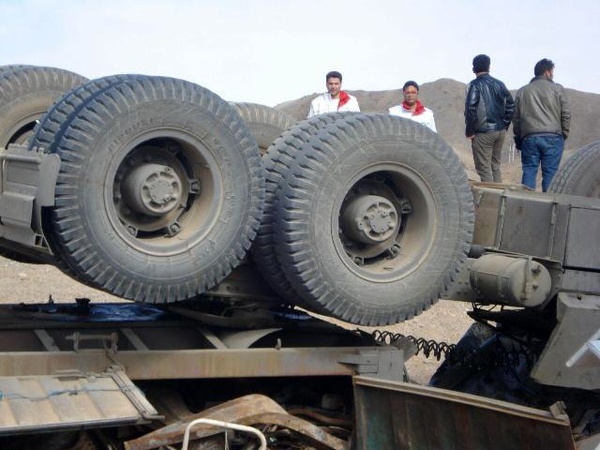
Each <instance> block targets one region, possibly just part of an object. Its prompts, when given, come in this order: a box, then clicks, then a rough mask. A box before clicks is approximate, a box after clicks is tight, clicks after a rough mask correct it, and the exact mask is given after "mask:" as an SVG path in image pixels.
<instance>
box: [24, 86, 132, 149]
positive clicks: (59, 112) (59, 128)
mask: <svg viewBox="0 0 600 450" xmlns="http://www.w3.org/2000/svg"><path fill="white" fill-rule="evenodd" d="M136 76H137V75H110V76H107V77H102V78H97V79H94V80H90V81H87V82H85V83H83V84H81V85H80V86H78V87H76V88H74V89H72V90H70V91H68V92H66V93H65V94H64V95H63V96H62V97H60V98H59V99H58V100H57V101H56V102H55V103H54V105H52V106H51V107H50V108H49V109H48V111H46V114H44V115H43V116H42V117H41V118H40V119H39V122H38V124H37V125H36V126H35V127H34V129H33V134H32V135H31V137H30V138H29V147H30V148H31V149H33V148H43V149H44V150H45V151H46V152H47V153H55V152H56V149H55V146H56V143H57V142H60V141H61V139H62V137H63V134H64V132H65V130H66V128H67V126H68V124H69V123H70V122H71V120H72V119H73V117H75V116H76V115H77V114H78V113H79V111H81V110H82V109H83V107H84V106H85V104H86V102H87V101H88V100H89V99H90V98H91V97H92V96H95V95H98V94H100V93H102V92H103V91H104V90H106V89H108V88H110V87H112V86H114V85H116V84H118V83H121V82H122V81H125V80H128V79H131V78H134V77H136Z"/></svg>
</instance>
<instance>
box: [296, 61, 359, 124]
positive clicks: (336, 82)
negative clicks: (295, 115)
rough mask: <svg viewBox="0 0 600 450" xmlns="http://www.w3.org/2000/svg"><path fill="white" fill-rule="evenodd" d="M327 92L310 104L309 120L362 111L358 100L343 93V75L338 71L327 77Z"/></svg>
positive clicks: (330, 73)
mask: <svg viewBox="0 0 600 450" xmlns="http://www.w3.org/2000/svg"><path fill="white" fill-rule="evenodd" d="M325 85H326V86H327V92H325V93H324V94H321V95H319V96H318V97H316V98H315V99H314V100H313V101H312V102H311V103H310V109H309V110H308V118H309V119H310V118H311V117H314V116H317V115H319V114H324V113H328V112H334V111H360V108H359V107H358V100H356V97H354V96H353V95H350V94H348V93H347V92H345V91H342V74H341V73H339V72H336V71H332V72H329V73H328V74H327V75H326V76H325Z"/></svg>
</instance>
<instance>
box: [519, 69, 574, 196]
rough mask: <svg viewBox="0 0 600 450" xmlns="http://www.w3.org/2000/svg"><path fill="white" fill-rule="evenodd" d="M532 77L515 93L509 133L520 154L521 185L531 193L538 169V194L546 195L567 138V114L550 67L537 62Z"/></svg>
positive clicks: (563, 97)
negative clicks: (511, 127)
mask: <svg viewBox="0 0 600 450" xmlns="http://www.w3.org/2000/svg"><path fill="white" fill-rule="evenodd" d="M534 74H535V77H534V78H533V79H532V80H531V81H530V82H529V84H528V85H526V86H523V87H522V88H521V89H519V91H518V92H517V95H516V99H515V103H516V110H515V117H514V120H513V132H514V134H515V144H516V146H517V149H520V150H521V166H522V167H523V177H522V179H521V183H522V184H524V185H525V186H528V187H530V188H531V189H535V181H536V177H537V172H538V167H539V166H540V164H541V166H542V190H543V191H544V192H546V191H547V190H548V187H549V186H550V182H551V181H552V178H553V177H554V174H555V173H556V171H557V170H558V166H559V164H560V160H561V158H562V154H563V150H564V148H565V139H567V136H568V135H569V127H570V125H571V111H570V109H569V103H568V102H567V97H566V95H565V90H564V89H563V87H562V86H561V85H560V84H557V83H555V82H554V81H553V78H554V63H553V62H552V61H551V60H549V59H546V58H544V59H542V60H540V61H538V62H537V64H536V65H535V68H534Z"/></svg>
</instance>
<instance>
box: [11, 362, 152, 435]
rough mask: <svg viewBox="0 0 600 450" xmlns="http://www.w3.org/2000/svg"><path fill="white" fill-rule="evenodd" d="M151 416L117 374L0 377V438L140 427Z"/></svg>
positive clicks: (142, 399) (136, 392)
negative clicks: (77, 429)
mask: <svg viewBox="0 0 600 450" xmlns="http://www.w3.org/2000/svg"><path fill="white" fill-rule="evenodd" d="M157 414H158V413H157V412H156V410H155V409H154V407H153V406H152V405H151V404H150V403H149V402H148V401H147V400H146V398H145V397H144V395H143V393H142V392H141V391H140V390H138V389H137V387H136V386H135V385H134V384H133V383H132V382H131V381H129V379H127V377H126V376H125V375H124V374H123V373H122V372H120V371H115V372H109V373H102V374H94V375H89V374H88V375H87V376H84V375H83V374H81V373H69V374H59V375H42V376H26V377H0V435H7V434H15V433H27V432H31V431H36V432H38V431H44V430H57V429H69V428H73V427H76V428H79V429H81V428H95V427H99V426H113V425H121V424H135V423H145V422H147V421H149V420H151V419H153V418H157V417H158V416H157Z"/></svg>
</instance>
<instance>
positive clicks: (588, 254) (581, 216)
mask: <svg viewBox="0 0 600 450" xmlns="http://www.w3.org/2000/svg"><path fill="white" fill-rule="evenodd" d="M582 237H583V239H582ZM586 237H587V239H586ZM565 266H567V267H579V268H585V269H596V270H598V269H600V210H599V209H585V208H572V209H571V217H570V221H569V232H568V237H567V248H566V251H565Z"/></svg>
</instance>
